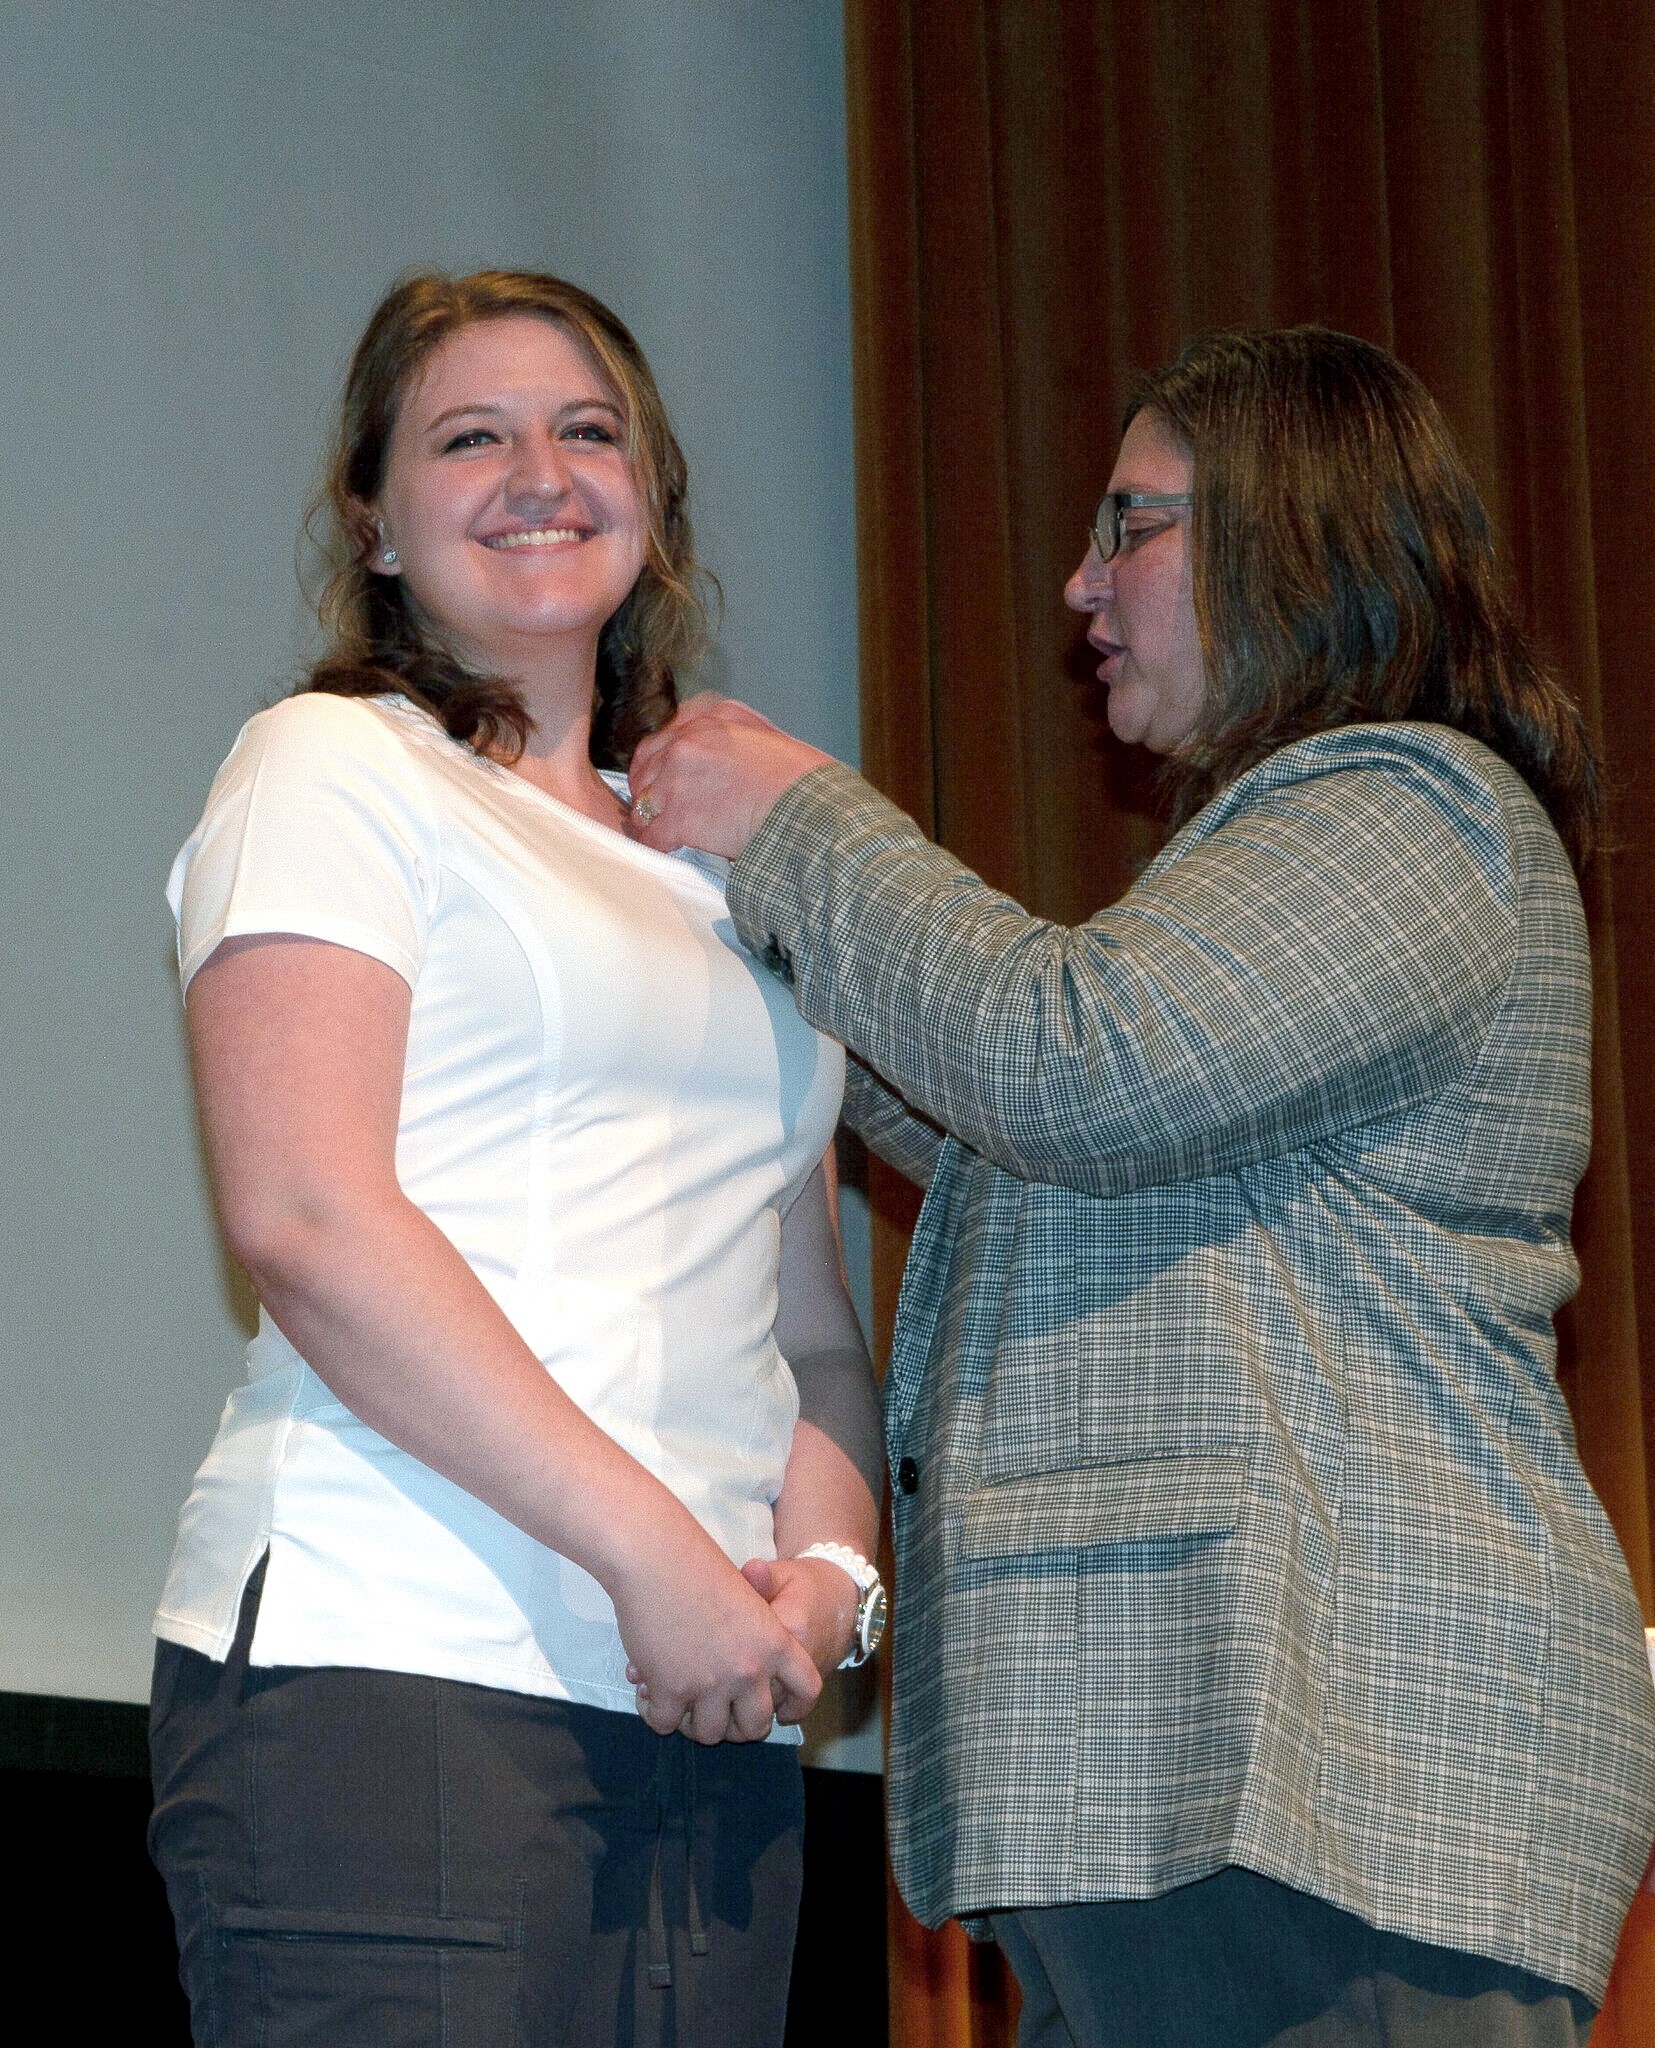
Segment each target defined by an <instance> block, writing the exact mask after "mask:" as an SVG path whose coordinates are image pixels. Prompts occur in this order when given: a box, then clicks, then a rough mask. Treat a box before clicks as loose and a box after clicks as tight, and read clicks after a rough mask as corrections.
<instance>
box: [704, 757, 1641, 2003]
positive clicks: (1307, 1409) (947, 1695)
mask: <svg viewBox="0 0 1655 2048" xmlns="http://www.w3.org/2000/svg"><path fill="white" fill-rule="evenodd" d="M729 900H730V905H731V909H732V912H733V914H734V917H735V920H736V924H737V927H738V929H739V931H740V932H741V935H742V937H743V938H744V939H745V940H746V942H747V943H748V944H749V945H750V946H752V947H753V949H754V950H755V951H757V952H758V953H760V955H761V956H762V957H765V958H767V959H768V960H769V961H770V963H771V964H772V965H773V966H774V967H775V968H776V969H777V971H778V972H780V973H782V974H783V975H784V977H785V978H787V979H788V980H790V981H791V984H792V987H793V991H794V995H795V998H796V1000H797V1002H798V1005H799V1008H800V1009H801V1010H802V1011H803V1013H804V1015H805V1016H806V1017H807V1018H808V1019H809V1020H810V1022H811V1023H813V1024H815V1025H817V1026H819V1027H820V1028H822V1029H824V1030H827V1031H830V1032H833V1033H835V1034H837V1035H838V1036H839V1037H840V1038H842V1039H843V1040H844V1041H845V1043H846V1044H847V1045H848V1046H849V1047H850V1048H851V1050H852V1051H853V1052H854V1053H855V1054H856V1055H857V1056H858V1058H859V1059H860V1060H861V1061H863V1062H865V1065H866V1069H867V1070H868V1071H865V1072H864V1073H863V1074H862V1075H861V1076H860V1077H859V1078H858V1080H857V1082H856V1084H855V1086H854V1088H853V1091H852V1095H851V1112H852V1115H853V1118H854V1120H855V1121H856V1122H857V1123H858V1124H859V1126H860V1128H861V1129H862V1130H863V1131H864V1133H865V1135H867V1137H868V1138H869V1141H870V1142H871V1143H873V1144H874V1145H875V1146H876V1147H877V1148H878V1149H881V1150H882V1151H884V1152H885V1153H886V1154H887V1156H890V1157H892V1158H893V1159H894V1160H895V1161H896V1163H897V1164H898V1165H900V1166H902V1167H903V1168H904V1170H906V1171H908V1172H910V1173H911V1174H913V1175H914V1176H915V1177H916V1178H917V1179H919V1180H920V1181H921V1182H922V1183H927V1184H928V1186H927V1193H926V1199H925V1205H924V1209H923V1211H922V1214H921V1217H920V1222H919V1227H918V1230H917V1232H916V1235H915V1239H914V1246H913V1251H912V1255H911V1257H910V1260H909V1265H908V1271H907V1275H906V1279H905V1282H904V1286H903V1294H902V1304H901V1311H900V1315H899V1319H898V1330H897V1339H896V1344H895V1348H894V1352H893V1356H892V1359H891V1364H890V1369H889V1373H888V1375H887V1379H886V1428H887V1437H888V1451H889V1456H890V1461H891V1469H892V1473H893V1476H894V1477H895V1478H896V1480H897V1487H896V1491H895V1496H894V1516H895V1529H896V1561H897V1573H896V1595H897V1598H896V1615H895V1621H894V1624H893V1630H892V1635H893V1641H894V1646H895V1651H894V1654H895V1668H894V1700H893V1718H892V1731H891V1767H890V1782H889V1801H890V1813H891V1826H892V1836H893V1842H892V1853H893V1860H894V1863H895V1868H896V1873H897V1878H898V1882H899V1884H900V1886H901V1888H902V1892H903V1895H904V1897H905V1898H906V1899H907V1901H908V1903H909V1905H910V1906H911V1907H912V1908H913V1910H914V1911H915V1912H916V1913H917V1914H918V1915H919V1917H920V1918H921V1919H922V1920H925V1921H928V1922H930V1923H932V1924H936V1923H938V1922H940V1921H941V1920H942V1919H944V1918H945V1917H946V1916H948V1915H950V1914H959V1915H963V1916H971V1915H976V1914H981V1913H983V1912H985V1911H987V1910H990V1909H996V1908H1017V1907H1030V1906H1040V1905H1049V1904H1056V1903H1062V1902H1068V1901H1077V1900H1088V1899H1105V1898H1126V1897H1133V1898H1136V1897H1146V1896H1153V1895H1156V1894H1158V1893H1160V1892H1162V1891H1164V1890H1166V1889H1168V1888H1170V1887H1172V1886H1174V1885H1179V1884H1183V1883H1187V1882H1189V1881H1191V1880H1193V1879H1196V1878H1199V1877H1202V1876H1204V1875H1207V1874H1209V1873H1211V1872H1212V1871H1214V1870H1216V1869H1218V1868H1220V1867H1222V1866H1223V1865H1226V1864H1232V1863H1233V1864H1239V1865H1243V1866H1245V1867H1246V1868H1249V1869H1251V1870H1254V1871H1257V1872H1260V1873H1261V1874H1263V1875H1264V1876H1267V1877H1271V1878H1275V1879H1277V1880H1279V1881H1281V1882H1283V1883H1286V1884H1289V1885H1292V1886H1295V1887H1296V1888H1298V1889H1300V1890H1302V1891H1306V1892H1310V1893H1313V1894H1316V1895H1318V1896H1320V1897H1323V1898H1325V1899H1328V1900H1330V1901H1332V1902H1333V1903H1334V1904H1336V1905H1338V1906H1341V1907H1344V1908H1345V1909H1346V1910H1348V1911H1351V1912H1354V1913H1357V1914H1360V1915H1361V1916H1362V1917H1363V1918H1365V1919H1367V1920H1368V1921H1370V1922H1372V1923H1374V1924H1376V1925H1378V1926H1379V1927H1382V1928H1385V1929H1389V1930H1392V1931H1395V1932H1399V1933H1402V1934H1405V1935H1409V1936H1412V1937H1413V1938H1414V1939H1416V1940H1421V1941H1426V1942H1432V1943H1435V1944H1438V1945H1441V1946H1446V1947H1452V1948H1458V1949H1464V1950H1469V1951H1471V1952H1473V1953H1476V1954H1481V1955H1485V1956H1489V1957H1493V1958H1495V1959H1497V1960H1501V1961H1505V1962H1510V1963H1514V1964H1517V1965H1519V1966H1521V1967H1524V1968H1527V1969H1529V1970H1531V1971H1534V1972H1535V1973H1537V1974H1538V1975H1540V1976H1543V1977H1547V1978H1550V1979H1553V1980H1555V1981H1559V1982H1562V1983H1565V1984H1569V1985H1572V1986H1574V1987H1576V1988H1578V1989H1579V1990H1581V1991H1582V1992H1584V1993H1585V1994H1586V1995H1587V1996H1588V1997H1590V1998H1592V1999H1594V2000H1599V1999H1601V1997H1602V1994H1603V1988H1604V1983H1605V1980H1606V1978H1607V1975H1608V1971H1609V1966H1610V1962H1611V1960H1612V1957H1613V1953H1614V1948H1615V1943H1616V1938H1617V1935H1618V1932H1619V1928H1620V1925H1621V1920H1622V1918H1623V1916H1624V1914H1625V1912H1626V1909H1627V1906H1628V1904H1629V1902H1630V1900H1631V1898H1632V1896H1633V1893H1634V1891H1635V1889H1636V1887H1637V1883H1638V1879H1639V1876H1640V1874H1641V1872H1642V1870H1643V1867H1644V1862H1645V1859H1646V1857H1647V1855H1648V1852H1649V1847H1650V1840H1651V1837H1652V1836H1655V1696H1652V1693H1651V1687H1650V1677H1649V1671H1648V1667H1647V1665H1646V1662H1645V1658H1644V1649H1643V1642H1642V1631H1641V1616H1640V1615H1639V1612H1638V1608H1637V1603H1636V1600H1635V1598H1634V1596H1633V1592H1632V1588H1631V1585H1630V1581H1629V1579H1628V1575H1627V1571H1626V1567H1625V1562H1624V1560H1623V1558H1622V1556H1621V1554H1620V1551H1619V1549H1618V1547H1617V1544H1616V1541H1615V1537H1614V1535H1613V1533H1612V1531H1611V1529H1610V1526H1609V1523H1608V1521H1607V1518H1606V1517H1605V1515H1604V1513H1603V1511H1602V1508H1601V1506H1600V1505H1599V1503H1598V1501H1597V1499H1596V1497H1595V1496H1594V1494H1593V1493H1592V1490H1591V1488H1590V1486H1589V1485H1588V1484H1587V1481H1586V1479H1585V1476H1584V1474H1583V1473H1582V1471H1581V1468H1580V1464H1579V1460H1578V1458H1577V1456H1576V1452H1575V1445H1574V1436H1573V1431H1572V1428H1571V1425H1570V1420H1569V1415H1568V1411H1567V1409H1566V1407H1565V1405H1564V1402H1563V1399H1562V1397H1561V1394H1560V1392H1559V1390H1558V1386H1557V1381H1556V1377H1555V1371H1554V1367H1555V1340H1554V1335H1553V1327H1552V1317H1553V1313H1554V1311H1555V1310H1556V1309H1557V1307H1558V1306H1559V1304H1560V1303H1561V1302H1563V1301H1565V1300H1566V1299H1567V1298H1568V1297H1569V1295H1570V1294H1571V1293H1572V1292H1573V1291H1574V1289H1575V1286H1576V1284H1577V1281H1578V1270H1577V1267H1576V1265H1575V1261H1574V1257H1573V1254H1572V1252H1571V1250H1570V1247H1569V1237H1568V1231H1569V1217H1570V1210H1571V1205H1572V1201H1573V1195H1574V1189H1575V1185H1576V1182H1577V1181H1578V1179H1579V1177H1580V1174H1581V1172H1582V1170H1583V1169H1584V1166H1585V1162H1586V1153H1587V1143H1588V1091H1589V1020H1590V986H1589V970H1588V960H1587V951H1586V937H1585V929H1584V923H1583V919H1582V914H1581V907H1580V900H1579V896H1578V893H1577V891H1576V888H1575V884H1574V880H1573V877H1572V876H1571V874H1570V872H1569V868H1568V864H1567V862H1566V860H1565V857H1564V854H1563V850H1562V847H1561V846H1560V844H1559V842H1558V840H1557V837H1556V834H1555V833H1554V832H1553V830H1552V828H1551V826H1550V824H1549V822H1548V821H1547V819H1546V817H1545V815H1544V813H1543V812H1542V810H1541V808H1540V806H1539V804H1538V803H1537V802H1536V801H1535V799H1534V797H1533V796H1532V795H1531V793H1530V792H1529V790H1528V789H1527V787H1526V786H1525V785H1524V784H1523V782H1522V781H1521V780H1520V779H1519V777H1518V776H1517V775H1516V774H1515V773H1514V772H1513V771H1512V770H1511V769H1510V768H1508V767H1507V766H1506V765H1505V764H1504V763H1503V762H1501V761H1500V760H1498V759H1497V758H1496V757H1495V756H1494V755H1493V754H1491V753H1490V752H1488V751H1487V750H1486V749H1485V748H1483V747H1482V746H1480V745H1478V744H1477V743H1476V742H1474V741H1472V740H1469V739H1467V738H1465V737H1463V736H1461V735H1460V734H1457V733H1454V732H1452V731H1449V730H1446V729H1444V728H1441V727H1437V726H1431V725H1409V724H1396V725H1367V726H1353V727H1347V728H1344V729H1341V730H1337V731H1332V732H1327V733H1322V734H1319V735H1317V736H1316V737H1314V738H1311V739H1307V740H1302V741H1299V742H1297V743H1295V744H1294V745H1292V746H1289V747H1285V748H1283V749H1281V750H1280V751H1279V752H1278V753H1276V754H1274V755H1272V756H1271V757H1270V758H1268V759H1267V760H1265V761H1263V762H1261V763H1260V764H1259V765H1258V766H1256V767H1255V768H1253V769H1252V770H1250V771H1249V772H1248V773H1247V774H1245V775H1243V776H1241V777H1240V778H1238V779H1237V781H1235V782H1234V783H1233V784H1232V785H1231V786H1230V787H1229V788H1227V789H1226V790H1225V791H1223V792H1222V793H1221V794H1220V795H1219V796H1218V797H1217V798H1216V799H1214V801H1213V802H1212V803H1210V804H1209V805H1208V806H1207V807H1206V809H1205V810H1204V811H1202V812H1201V813H1200V815H1199V816H1197V817H1196V818H1194V819H1193V820H1191V822H1190V823H1189V824H1188V825H1186V826H1185V828H1184V829H1183V831H1181V832H1180V833H1179V834H1178V836H1177V837H1176V838H1175V839H1174V840H1173V841H1172V842H1171V843H1170V844H1169V845H1168V846H1167V848H1166V849H1165V851H1164V852H1163V853H1162V854H1161V856H1160V857H1159V858H1158V859H1157V860H1156V861H1155V862H1154V863H1153V864H1152V865H1151V866H1150V867H1149V868H1148V869H1147V870H1146V872H1145V873H1144V875H1143V877H1142V879H1141V880H1140V881H1138V882H1137V883H1136V884H1135V885H1134V886H1133V887H1132V888H1131V889H1130V890H1129V891H1128V893H1127V894H1126V895H1125V896H1124V897H1123V898H1122V899H1121V900H1120V902H1118V903H1117V904H1115V905H1114V906H1113V907H1112V908H1110V909H1108V910H1105V911H1102V912H1101V913H1100V914H1099V915H1098V916H1096V917H1094V918H1093V919H1091V920H1090V922H1088V923H1087V924H1085V925H1081V926H1078V927H1074V928H1069V927H1065V926H1057V925H1053V924H1050V923H1046V922H1044V921H1042V920H1040V919H1038V918H1033V917H1030V916H1029V915H1028V914H1027V913H1026V912H1025V911H1023V910H1022V909H1020V908H1019V907H1018V906H1017V905H1016V904H1015V903H1012V902H1010V901H1009V900H1008V899H1007V898H1005V897H1004V896H1001V895H998V894H997V893H995V892H994V891H992V890H990V889H989V888H987V887H986V886H985V885H984V884H983V883H982V882H981V881H979V880H978V879H977V877H976V876H974V875H972V874H970V873H969V872H967V871H966V870H965V869H964V868H962V867H961V866H960V865H959V864H958V863H957V862H956V861H954V860H953V859H952V858H950V856H948V855H947V854H946V853H944V852H942V851H940V850H939V849H938V848H936V847H934V846H932V845H930V844H929V843H928V842H927V841H926V840H925V838H924V837H923V835H922V834H921V833H920V831H919V829H918V827H917V826H915V825H914V823H913V822H912V821H911V820H910V819H908V818H906V817H905V816H903V814H902V813H901V812H899V811H897V810H895V809H894V808H893V807H892V806H891V805H889V804H887V803H886V802H885V801H884V800H883V799H882V798H880V797H879V796H878V795H876V794H875V793H874V792H873V791H872V790H871V789H869V788H868V786H867V785H866V784H865V783H863V782H862V781H861V780H860V779H859V778H857V777H856V776H854V775H853V774H852V773H851V772H850V771H849V770H848V769H843V768H839V767H837V766H834V767H826V768H820V769H817V770H816V771H814V772H813V773H811V774H810V775H808V776H806V777H805V778H804V779H803V780H802V781H800V782H798V783H796V784H795V785H794V786H793V788H792V789H790V790H789V791H788V792H787V793H786V794H785V795H784V796H783V797H782V799H781V801H780V802H779V803H778V804H777V805H776V807H775V808H774V810H773V811H772V812H771V814H770V816H769V818H768V819H767V820H766V822H765V824H764V825H763V826H762V827H761V829H760V831H759V832H758V834H757V835H756V836H755V838H754V840H753V843H752V845H751V846H750V847H749V849H748V851H747V853H746V854H745V855H744V856H743V858H742V859H741V860H740V861H739V862H738V863H737V864H736V867H735V869H734V870H733V872H732V874H731V878H730V889H729ZM881 1077H882V1078H881ZM943 1133H946V1134H947V1135H946V1137H945V1136H943V1135H942V1134H943Z"/></svg>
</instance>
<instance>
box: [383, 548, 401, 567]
mask: <svg viewBox="0 0 1655 2048" xmlns="http://www.w3.org/2000/svg"><path fill="white" fill-rule="evenodd" d="M396 558H397V551H396V549H395V548H386V549H385V550H384V552H383V553H382V554H381V555H380V558H379V559H380V560H381V561H382V562H383V563H384V564H385V566H386V568H387V569H388V568H390V566H391V564H392V563H393V562H394V561H395V560H396Z"/></svg>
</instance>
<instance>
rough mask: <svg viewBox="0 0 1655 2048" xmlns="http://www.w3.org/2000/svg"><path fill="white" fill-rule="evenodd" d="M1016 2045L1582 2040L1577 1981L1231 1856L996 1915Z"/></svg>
mask: <svg viewBox="0 0 1655 2048" xmlns="http://www.w3.org/2000/svg"><path fill="white" fill-rule="evenodd" d="M992 1918H993V1926H994V1938H995V1940H996V1941H998V1942H999V1944H1000V1946H1001V1947H1002V1948H1003V1949H1004V1950H1005V1953H1006V1959H1007V1960H1008V1961H1009V1962H1010V1964H1011V1967H1012V1969H1013V1970H1014V1971H1015V1972H1016V1975H1017V1981H1018V1984H1019V1986H1020V1988H1021V1990H1022V1993H1023V2016H1022V2020H1021V2023H1020V2025H1019V2027H1018V2032H1017V2041H1018V2048H1197V2044H1199V2048H1585V2043H1586V2040H1587V2038H1588V2036H1589V2035H1590V2033H1591V2031H1592V2021H1593V2018H1594V2017H1595V2014H1594V2010H1593V2008H1592V2006H1591V2005H1590V2004H1589V2003H1588V2002H1587V2001H1586V2000H1585V1999H1584V1998H1582V1997H1581V1996H1580V1994H1579V1993H1578V1992H1574V1991H1570V1990H1568V1989H1566V1988H1565V1987H1564V1986H1563V1985H1560V1984H1552V1983H1548V1982H1547V1981H1546V1980H1545V1979H1543V1978H1540V1977H1531V1976H1530V1975H1528V1973H1527V1972H1526V1971H1523V1970H1518V1969H1513V1968H1511V1967H1510V1966H1509V1965H1507V1964H1504V1963H1495V1962H1490V1961H1488V1960H1487V1958H1485V1957H1483V1956H1472V1955H1464V1954H1462V1953H1461V1952H1460V1951H1459V1950H1457V1949H1446V1948H1433V1947H1430V1946H1428V1945H1427V1944H1425V1943H1423V1942H1417V1941H1409V1940H1407V1939H1406V1938H1405V1937H1404V1936H1402V1935H1397V1934H1381V1933H1380V1932H1379V1931H1378V1930H1377V1929H1375V1928H1373V1927H1370V1926H1369V1925H1368V1923H1367V1922H1366V1921H1365V1920H1360V1919H1358V1918H1357V1917H1356V1915H1355V1914H1353V1913H1346V1912H1342V1911H1341V1910H1340V1909H1339V1908H1338V1907H1337V1906H1330V1905H1329V1904H1328V1903H1327V1902H1326V1901H1325V1900H1323V1899H1313V1898H1310V1897H1308V1896H1307V1895H1306V1894H1305V1893H1303V1892H1296V1891H1292V1890H1290V1889H1289V1888H1288V1887H1287V1886H1286V1885H1280V1884H1274V1883H1272V1882H1271V1880H1270V1879H1269V1878H1266V1877H1257V1876H1255V1875H1254V1874H1253V1872H1252V1871H1250V1870H1236V1869H1230V1870H1221V1871H1219V1872H1218V1873H1217V1874H1216V1875H1215V1876H1213V1877H1209V1878H1203V1879H1202V1880H1201V1881H1200V1882H1199V1883H1198V1884H1189V1885H1184V1886H1182V1887H1181V1888H1180V1889H1179V1890H1177V1891H1173V1892H1168V1893H1167V1894H1166V1895H1165V1896H1164V1897H1163V1898H1159V1899H1142V1900H1137V1899H1130V1900H1118V1901H1110V1902H1107V1903H1104V1904H1100V1905H1076V1906H1047V1907H1041V1908H1037V1909H1035V1910H1033V1911H1029V1912H1022V1913H996V1914H994V1915H993V1916H992Z"/></svg>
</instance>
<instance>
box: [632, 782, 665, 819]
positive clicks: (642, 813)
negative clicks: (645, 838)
mask: <svg viewBox="0 0 1655 2048" xmlns="http://www.w3.org/2000/svg"><path fill="white" fill-rule="evenodd" d="M632 815H633V817H634V818H636V819H637V821H638V823H639V824H640V825H651V824H653V823H654V822H655V820H656V819H657V818H658V817H659V816H660V815H661V806H660V805H659V804H658V803H657V802H656V801H655V799H654V797H652V796H651V795H650V793H649V791H648V790H647V789H646V790H645V791H644V793H643V795H642V796H639V797H634V798H633V800H632Z"/></svg>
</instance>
